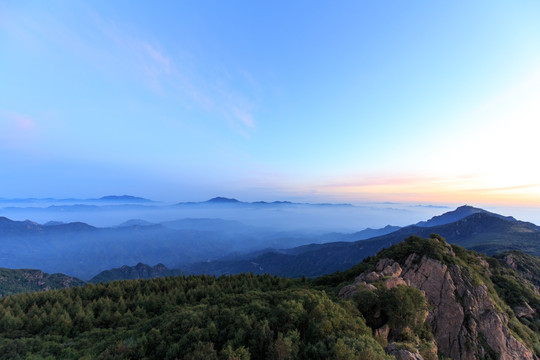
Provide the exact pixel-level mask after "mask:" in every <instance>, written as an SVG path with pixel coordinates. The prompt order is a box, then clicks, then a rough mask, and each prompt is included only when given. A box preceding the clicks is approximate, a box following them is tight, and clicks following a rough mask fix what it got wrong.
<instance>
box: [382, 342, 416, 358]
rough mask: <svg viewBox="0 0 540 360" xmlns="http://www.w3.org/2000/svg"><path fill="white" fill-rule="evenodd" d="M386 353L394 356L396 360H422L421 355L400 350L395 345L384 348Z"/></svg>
mask: <svg viewBox="0 0 540 360" xmlns="http://www.w3.org/2000/svg"><path fill="white" fill-rule="evenodd" d="M386 352H387V353H388V354H390V355H394V356H395V357H396V360H424V358H423V357H422V355H420V354H418V353H417V352H412V351H410V350H406V349H400V348H399V347H398V346H397V345H396V344H395V343H391V344H390V345H388V347H387V348H386Z"/></svg>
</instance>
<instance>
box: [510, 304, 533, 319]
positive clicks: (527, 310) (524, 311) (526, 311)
mask: <svg viewBox="0 0 540 360" xmlns="http://www.w3.org/2000/svg"><path fill="white" fill-rule="evenodd" d="M514 313H516V316H517V317H526V318H532V316H533V315H534V313H535V311H534V309H533V308H532V307H531V306H530V305H529V304H527V303H525V306H516V307H515V308H514Z"/></svg>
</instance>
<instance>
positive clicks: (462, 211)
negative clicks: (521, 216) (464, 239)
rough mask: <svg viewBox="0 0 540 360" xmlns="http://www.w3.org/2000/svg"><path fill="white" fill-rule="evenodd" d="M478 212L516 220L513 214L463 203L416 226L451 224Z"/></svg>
mask: <svg viewBox="0 0 540 360" xmlns="http://www.w3.org/2000/svg"><path fill="white" fill-rule="evenodd" d="M478 213H482V214H490V215H492V216H495V217H498V218H501V219H505V220H509V221H516V219H514V218H513V217H512V216H503V215H499V214H495V213H492V212H489V211H486V210H484V209H480V208H475V207H472V206H469V205H463V206H460V207H458V208H457V209H456V210H453V211H449V212H446V213H444V214H442V215H437V216H434V217H432V218H431V219H429V220H427V221H420V222H419V223H417V224H416V226H421V227H431V226H438V225H445V224H450V223H453V222H455V221H458V220H461V219H464V218H466V217H467V216H470V215H472V214H478Z"/></svg>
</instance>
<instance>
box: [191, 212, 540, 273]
mask: <svg viewBox="0 0 540 360" xmlns="http://www.w3.org/2000/svg"><path fill="white" fill-rule="evenodd" d="M432 233H437V234H440V235H441V236H443V237H445V238H446V239H447V240H448V242H450V243H456V244H458V245H461V246H463V247H466V248H469V249H474V250H476V251H479V252H482V253H485V254H488V255H493V254H496V253H500V252H504V251H510V250H515V249H518V250H520V251H523V252H525V253H529V254H532V255H537V256H538V255H540V231H539V230H538V227H537V226H536V225H534V224H531V223H527V222H522V221H517V220H515V219H513V218H511V217H509V218H505V217H503V216H501V215H497V214H491V213H489V212H474V213H473V214H472V215H469V216H468V217H465V218H463V219H460V220H458V221H455V222H452V223H449V224H444V225H438V226H432V227H423V226H416V225H411V226H407V227H404V228H401V229H399V230H397V231H394V232H392V233H389V234H387V235H383V236H378V237H375V238H371V239H368V240H361V241H356V242H352V243H349V242H331V243H325V244H311V245H305V246H301V247H297V248H294V249H288V250H284V251H282V252H276V251H273V252H268V253H265V254H259V255H258V256H256V257H254V258H252V259H242V260H238V261H234V260H227V261H213V262H205V263H196V264H190V265H188V266H186V267H184V269H185V270H186V271H188V272H192V273H195V274H201V273H205V274H216V275H220V274H236V273H241V272H251V271H253V272H254V273H258V274H261V273H270V274H276V275H285V276H292V277H300V276H302V275H306V276H320V275H323V274H328V273H332V272H334V271H338V270H345V269H347V268H349V267H351V266H353V265H355V264H357V263H359V262H360V261H362V260H363V259H364V258H365V257H367V256H373V255H375V254H376V253H377V252H379V251H380V250H382V249H384V248H387V247H389V246H391V245H393V244H396V243H398V242H400V241H402V240H403V239H404V238H406V237H408V236H411V235H417V236H420V237H428V236H429V235H430V234H432Z"/></svg>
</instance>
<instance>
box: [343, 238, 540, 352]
mask: <svg viewBox="0 0 540 360" xmlns="http://www.w3.org/2000/svg"><path fill="white" fill-rule="evenodd" d="M436 240H437V241H439V242H440V244H442V248H443V249H444V250H443V251H444V252H445V254H444V255H445V256H446V257H449V258H453V257H455V256H456V255H455V254H454V251H453V250H452V247H451V246H450V245H448V244H447V243H446V242H445V241H444V239H436ZM403 258H404V257H402V259H401V263H400V262H398V261H395V260H394V259H390V258H382V259H380V260H378V261H377V262H376V265H375V269H374V271H368V272H364V273H362V274H360V275H359V276H358V277H356V279H355V280H354V283H353V284H351V285H347V286H345V287H343V288H342V289H341V290H340V292H339V296H341V297H343V298H345V299H350V298H354V296H355V294H356V293H357V292H358V291H359V290H362V289H367V290H370V291H374V290H376V289H377V288H381V287H384V288H386V289H392V288H395V287H397V286H400V285H401V286H411V287H414V288H416V289H418V290H420V291H421V292H422V294H423V295H424V296H425V298H426V300H427V303H428V309H429V310H428V313H427V319H426V320H427V322H428V323H429V324H430V326H431V331H432V333H433V336H434V338H435V342H436V347H437V350H438V352H439V354H441V355H443V356H447V357H450V358H451V359H456V360H473V359H479V358H481V359H485V358H498V359H501V360H510V359H531V360H532V359H537V357H536V356H535V355H534V354H533V352H531V350H529V349H528V348H527V347H526V346H525V345H524V344H523V343H522V342H520V341H519V340H518V339H516V337H515V336H514V335H512V333H511V332H510V331H509V328H508V318H507V316H506V314H505V313H504V312H503V311H501V310H500V309H498V307H497V305H496V303H495V302H494V301H493V300H492V299H491V298H490V296H489V293H488V288H487V287H486V285H484V284H483V283H481V282H478V281H477V280H472V279H471V278H472V277H471V275H470V274H469V269H466V268H463V267H461V266H459V265H457V264H455V263H454V264H452V263H450V264H448V263H445V262H444V261H441V260H440V259H437V260H435V259H433V258H431V257H429V256H427V255H425V254H424V255H420V254H418V253H416V252H413V253H410V254H408V256H406V257H405V258H404V259H405V260H404V261H403ZM482 266H486V267H488V266H489V265H488V264H487V263H486V262H485V261H484V263H483V264H482ZM385 327H386V328H385ZM388 334H389V331H388V329H387V326H386V325H384V326H383V327H381V328H379V329H375V335H379V336H383V337H384V336H386V337H388ZM387 340H388V341H392V339H391V338H387ZM387 351H388V352H389V353H390V354H393V355H395V356H396V357H397V358H399V359H417V360H418V359H423V357H422V356H421V355H420V354H419V353H418V352H417V351H410V350H396V345H395V343H393V342H390V345H388V347H387Z"/></svg>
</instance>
